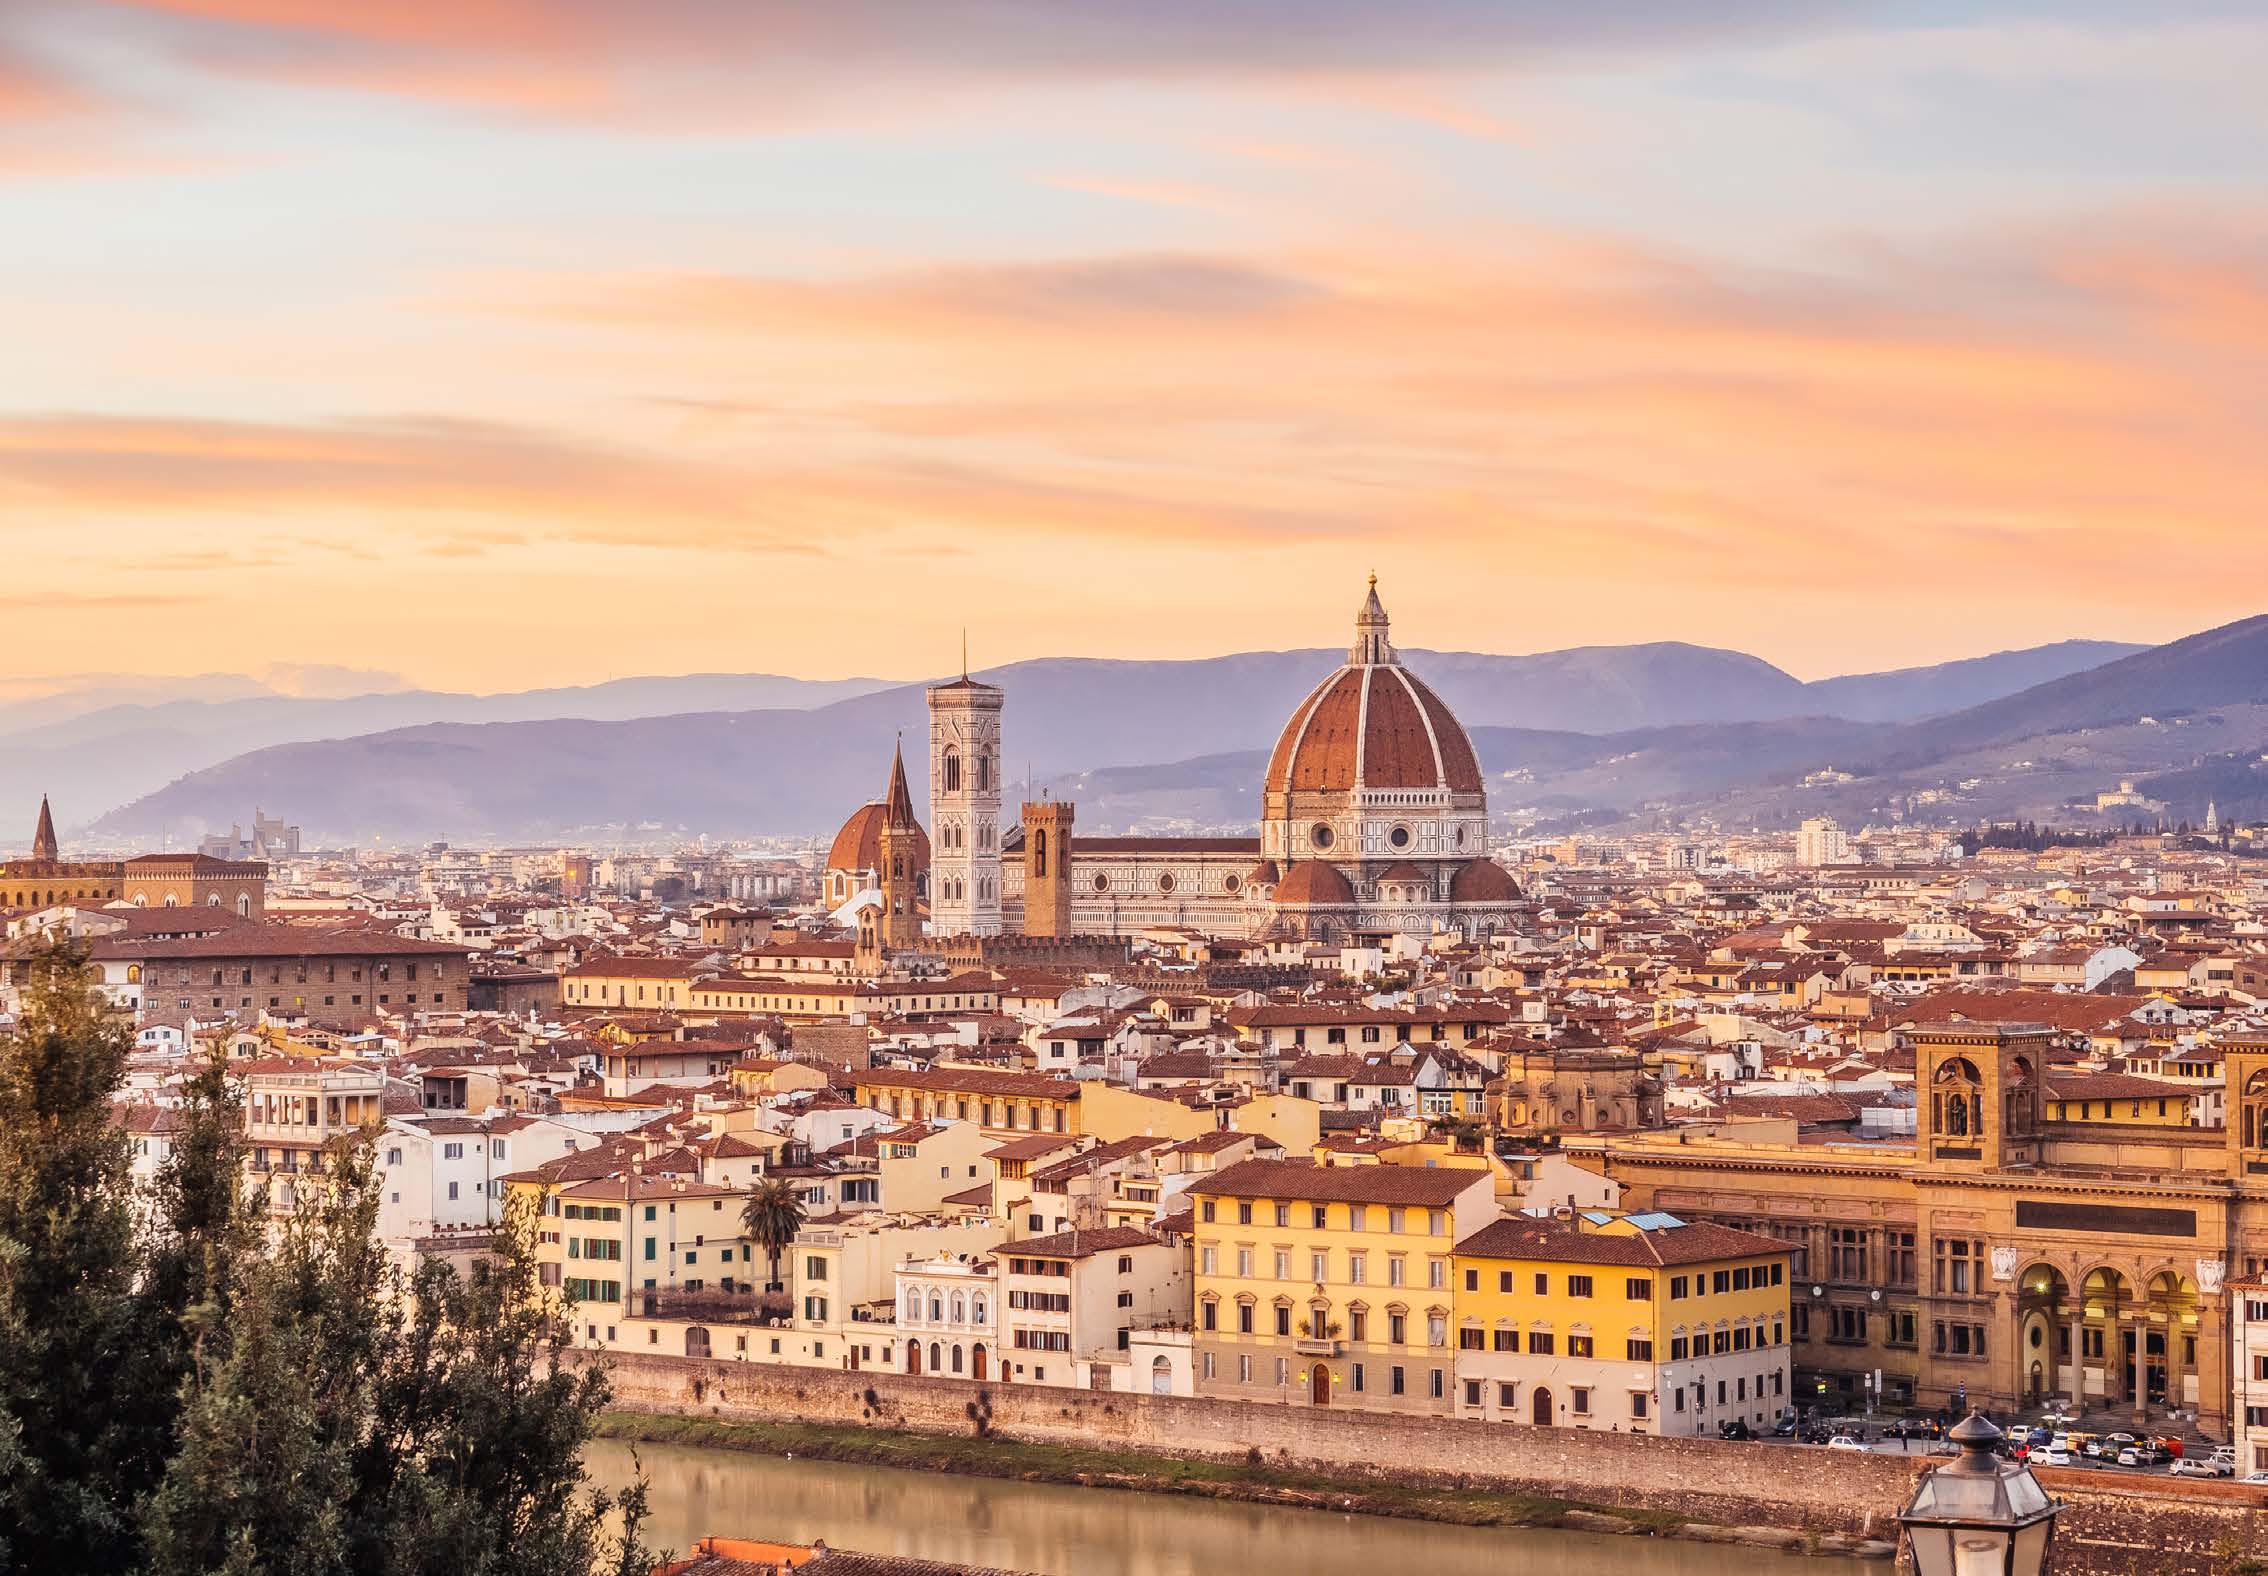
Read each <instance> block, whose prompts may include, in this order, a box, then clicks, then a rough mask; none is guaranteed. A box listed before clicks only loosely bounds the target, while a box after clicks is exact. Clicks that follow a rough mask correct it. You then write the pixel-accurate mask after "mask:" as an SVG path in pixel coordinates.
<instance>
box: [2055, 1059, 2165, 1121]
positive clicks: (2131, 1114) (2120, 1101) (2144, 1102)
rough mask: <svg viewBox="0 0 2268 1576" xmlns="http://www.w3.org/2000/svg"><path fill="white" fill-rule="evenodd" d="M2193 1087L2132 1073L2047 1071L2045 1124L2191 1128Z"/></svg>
mask: <svg viewBox="0 0 2268 1576" xmlns="http://www.w3.org/2000/svg"><path fill="white" fill-rule="evenodd" d="M2197 1092H2198V1091H2197V1088H2196V1087H2195V1086H2193V1085H2183V1084H2177V1083H2169V1082H2166V1081H2165V1080H2163V1079H2158V1078H2138V1077H2136V1076H2135V1075H2134V1074H2132V1073H2064V1072H2051V1073H2049V1074H2048V1075H2047V1116H2048V1120H2049V1121H2051V1122H2094V1123H2097V1124H2106V1123H2107V1124H2108V1125H2110V1126H2112V1127H2195V1126H2196V1125H2197V1122H2196V1119H2195V1116H2194V1113H2193V1105H2194V1099H2195V1096H2196V1094H2197Z"/></svg>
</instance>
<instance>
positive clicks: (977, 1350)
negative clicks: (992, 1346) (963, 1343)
mask: <svg viewBox="0 0 2268 1576" xmlns="http://www.w3.org/2000/svg"><path fill="white" fill-rule="evenodd" d="M969 1371H970V1372H971V1373H973V1374H974V1375H975V1376H976V1377H977V1378H979V1379H982V1378H984V1377H985V1367H984V1343H983V1342H982V1341H979V1342H977V1344H976V1346H975V1347H974V1349H972V1350H971V1351H970V1353H969Z"/></svg>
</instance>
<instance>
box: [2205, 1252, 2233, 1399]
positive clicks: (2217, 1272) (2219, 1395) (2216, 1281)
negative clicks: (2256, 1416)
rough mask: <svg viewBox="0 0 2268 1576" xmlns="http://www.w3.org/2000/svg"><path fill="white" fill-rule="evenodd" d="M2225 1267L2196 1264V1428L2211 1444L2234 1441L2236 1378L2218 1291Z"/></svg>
mask: <svg viewBox="0 0 2268 1576" xmlns="http://www.w3.org/2000/svg"><path fill="white" fill-rule="evenodd" d="M2227 1273H2228V1266H2227V1264H2226V1262H2225V1261H2223V1260H2220V1259H2200V1260H2198V1261H2197V1426H2198V1428H2199V1429H2200V1430H2201V1431H2202V1432H2204V1433H2205V1434H2207V1435H2208V1436H2210V1437H2211V1438H2213V1439H2215V1440H2229V1439H2234V1438H2235V1437H2236V1432H2235V1423H2236V1419H2235V1418H2234V1417H2233V1416H2231V1415H2230V1410H2229V1408H2230V1406H2231V1405H2232V1401H2231V1396H2232V1394H2233V1392H2234V1390H2235V1385H2236V1375H2235V1374H2234V1373H2233V1372H2231V1371H2230V1356H2231V1354H2230V1351H2229V1300H2228V1298H2227V1296H2226V1295H2225V1294H2224V1293H2223V1292H2222V1290H2221V1282H2222V1279H2223V1277H2224V1276H2225V1275H2226V1274H2227Z"/></svg>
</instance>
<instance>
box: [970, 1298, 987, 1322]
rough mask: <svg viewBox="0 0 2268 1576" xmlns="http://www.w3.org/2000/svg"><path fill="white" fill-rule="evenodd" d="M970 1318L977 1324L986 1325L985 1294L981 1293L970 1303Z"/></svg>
mask: <svg viewBox="0 0 2268 1576" xmlns="http://www.w3.org/2000/svg"><path fill="white" fill-rule="evenodd" d="M969 1317H970V1318H971V1320H973V1321H974V1322H975V1323H978V1324H982V1323H984V1294H983V1293H982V1292H979V1293H978V1294H977V1295H976V1297H975V1298H974V1299H973V1300H972V1301H971V1302H970V1303H969Z"/></svg>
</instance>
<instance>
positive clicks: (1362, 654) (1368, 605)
mask: <svg viewBox="0 0 2268 1576" xmlns="http://www.w3.org/2000/svg"><path fill="white" fill-rule="evenodd" d="M1395 660H1396V658H1395V656H1394V643H1393V641H1392V640H1390V639H1389V638H1388V626H1387V622H1386V606H1385V604H1384V603H1382V602H1380V601H1379V600H1378V576H1376V575H1375V574H1374V575H1372V576H1371V577H1370V594H1369V595H1368V596H1366V597H1364V598H1363V602H1362V611H1361V612H1359V613H1357V614H1355V621H1354V645H1353V646H1352V647H1350V648H1349V649H1348V652H1347V661H1348V662H1350V663H1353V664H1354V665H1356V666H1357V667H1368V666H1372V665H1375V664H1377V663H1381V662H1392V661H1395Z"/></svg>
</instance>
